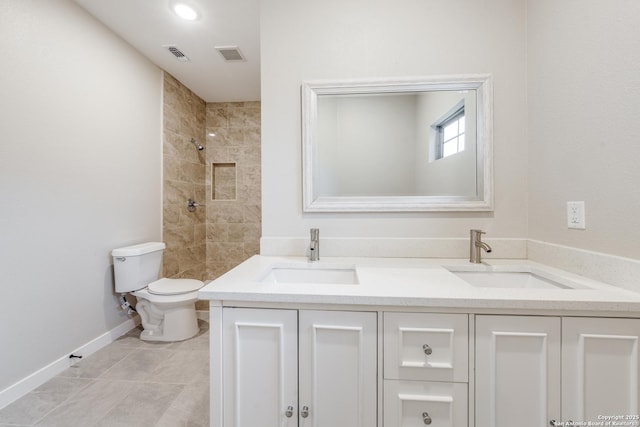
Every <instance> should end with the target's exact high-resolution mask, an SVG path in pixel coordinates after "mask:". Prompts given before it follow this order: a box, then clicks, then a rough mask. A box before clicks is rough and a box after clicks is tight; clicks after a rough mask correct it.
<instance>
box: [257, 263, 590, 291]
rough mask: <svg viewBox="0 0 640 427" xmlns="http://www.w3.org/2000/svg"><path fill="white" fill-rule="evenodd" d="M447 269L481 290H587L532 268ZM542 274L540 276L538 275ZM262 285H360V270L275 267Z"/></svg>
mask: <svg viewBox="0 0 640 427" xmlns="http://www.w3.org/2000/svg"><path fill="white" fill-rule="evenodd" d="M484 267H487V266H481V267H480V268H477V269H474V268H471V267H460V266H456V267H445V268H446V269H447V270H449V271H450V272H451V273H452V274H453V275H455V276H457V277H458V278H460V279H462V280H463V281H464V282H466V283H467V284H469V285H471V286H474V287H478V288H509V289H584V286H582V285H580V284H578V283H576V282H573V281H571V280H567V279H565V278H562V277H554V275H553V274H545V273H544V272H533V271H531V269H529V268H528V267H521V266H514V267H511V268H508V267H507V268H505V267H503V268H501V269H499V270H498V269H481V268H484ZM538 273H539V274H538ZM258 281H260V282H263V283H275V284H316V285H321V284H330V285H358V284H360V281H359V278H358V268H357V266H356V265H353V264H337V263H336V264H332V263H327V264H324V263H303V262H300V263H293V262H292V263H280V264H279V263H274V264H273V265H272V266H271V267H270V268H269V269H267V270H266V271H265V272H263V273H262V274H261V275H260V277H259V278H258Z"/></svg>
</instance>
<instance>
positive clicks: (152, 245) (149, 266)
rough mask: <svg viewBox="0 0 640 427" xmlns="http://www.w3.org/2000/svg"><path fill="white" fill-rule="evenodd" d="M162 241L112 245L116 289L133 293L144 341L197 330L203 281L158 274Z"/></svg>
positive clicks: (186, 335)
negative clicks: (197, 308)
mask: <svg viewBox="0 0 640 427" xmlns="http://www.w3.org/2000/svg"><path fill="white" fill-rule="evenodd" d="M165 248H166V245H165V244H164V243H162V242H148V243H142V244H139V245H134V246H127V247H124V248H119V249H114V250H113V251H111V256H112V257H113V270H114V273H115V284H116V292H118V293H121V294H125V293H130V294H131V295H134V296H135V297H136V298H137V300H138V303H137V304H136V311H137V312H138V314H139V315H140V320H141V321H142V327H143V328H144V330H143V331H142V333H141V334H140V338H141V339H143V340H146V341H182V340H186V339H188V338H191V337H193V336H195V335H196V334H197V333H198V331H199V330H200V329H199V327H198V319H197V317H196V306H195V302H196V301H197V299H198V289H200V288H201V287H202V286H203V285H204V283H203V282H201V281H200V280H194V279H167V278H159V277H160V269H161V267H162V252H163V251H164V249H165Z"/></svg>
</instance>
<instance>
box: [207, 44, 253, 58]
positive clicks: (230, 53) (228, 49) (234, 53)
mask: <svg viewBox="0 0 640 427" xmlns="http://www.w3.org/2000/svg"><path fill="white" fill-rule="evenodd" d="M215 48H216V50H217V51H218V52H220V55H222V57H223V58H224V60H225V61H246V59H245V57H244V55H243V54H242V52H240V49H238V46H216V47H215Z"/></svg>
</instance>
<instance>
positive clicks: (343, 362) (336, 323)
mask: <svg viewBox="0 0 640 427" xmlns="http://www.w3.org/2000/svg"><path fill="white" fill-rule="evenodd" d="M222 325H223V327H222V345H223V351H222V361H221V367H222V369H221V371H222V377H223V386H222V395H223V402H224V403H223V414H222V416H221V417H220V418H221V419H222V420H223V422H222V424H221V427H222V426H225V427H255V426H260V427H280V426H287V427H293V426H301V427H302V426H309V427H310V426H332V427H370V426H375V425H376V423H377V314H376V313H372V312H346V311H315V310H299V311H298V310H279V309H258V308H224V309H223V310H222ZM212 425H219V423H218V422H217V421H216V419H212Z"/></svg>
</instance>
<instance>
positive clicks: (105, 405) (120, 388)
mask: <svg viewBox="0 0 640 427" xmlns="http://www.w3.org/2000/svg"><path fill="white" fill-rule="evenodd" d="M135 384H136V383H133V382H129V381H105V380H98V381H95V382H94V383H93V384H92V385H90V386H89V387H87V388H86V389H84V390H83V391H82V393H78V394H77V395H76V396H75V397H73V398H70V399H69V400H67V401H66V402H64V403H63V404H62V405H60V406H58V407H57V408H56V409H55V410H54V411H52V412H51V413H50V414H48V415H47V416H46V417H44V418H43V419H42V420H40V421H39V422H38V423H37V424H36V426H39V427H45V426H46V427H76V426H78V427H80V426H87V427H88V426H93V425H95V424H96V423H97V422H99V421H100V420H101V419H102V418H104V416H105V415H107V413H108V412H109V411H110V410H111V409H113V408H115V407H117V406H119V405H120V404H121V402H122V401H123V399H124V398H125V396H127V394H128V393H129V392H130V391H131V390H132V389H133V387H134V386H135Z"/></svg>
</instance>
